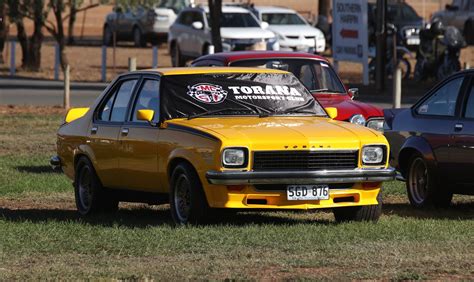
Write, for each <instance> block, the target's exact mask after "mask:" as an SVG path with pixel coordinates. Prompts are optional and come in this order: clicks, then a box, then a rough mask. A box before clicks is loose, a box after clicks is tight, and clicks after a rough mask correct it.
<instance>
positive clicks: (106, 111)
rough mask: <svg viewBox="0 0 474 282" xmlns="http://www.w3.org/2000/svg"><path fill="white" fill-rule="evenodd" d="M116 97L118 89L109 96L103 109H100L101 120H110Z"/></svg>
mask: <svg viewBox="0 0 474 282" xmlns="http://www.w3.org/2000/svg"><path fill="white" fill-rule="evenodd" d="M115 97H117V91H115V92H114V94H112V95H111V96H110V97H109V100H107V102H106V103H105V104H104V106H103V107H102V109H101V110H100V111H99V117H98V119H99V120H102V121H109V120H110V113H111V112H112V106H113V105H114V101H115Z"/></svg>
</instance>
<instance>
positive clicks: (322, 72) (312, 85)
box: [230, 58, 346, 94]
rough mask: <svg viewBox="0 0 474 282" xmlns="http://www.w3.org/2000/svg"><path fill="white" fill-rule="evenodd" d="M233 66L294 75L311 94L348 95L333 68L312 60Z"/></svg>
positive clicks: (256, 61)
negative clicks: (274, 70)
mask: <svg viewBox="0 0 474 282" xmlns="http://www.w3.org/2000/svg"><path fill="white" fill-rule="evenodd" d="M230 65H231V66H239V67H260V68H271V69H280V70H285V71H289V72H291V73H293V74H294V75H295V76H296V77H297V78H298V79H299V80H300V81H301V82H302V83H303V84H304V86H306V88H307V89H308V90H309V91H311V92H318V93H334V94H339V93H346V89H345V88H344V85H343V84H342V82H341V81H340V80H339V77H338V76H337V74H336V72H335V71H334V70H333V69H332V67H331V66H330V65H329V64H328V63H325V62H323V61H319V60H312V59H273V58H268V59H249V60H239V61H235V62H232V63H231V64H230Z"/></svg>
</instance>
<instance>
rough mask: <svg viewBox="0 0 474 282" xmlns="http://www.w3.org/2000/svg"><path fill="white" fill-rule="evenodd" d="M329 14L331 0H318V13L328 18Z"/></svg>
mask: <svg viewBox="0 0 474 282" xmlns="http://www.w3.org/2000/svg"><path fill="white" fill-rule="evenodd" d="M330 14H331V0H319V5H318V15H320V16H325V17H326V18H328V19H329V16H330Z"/></svg>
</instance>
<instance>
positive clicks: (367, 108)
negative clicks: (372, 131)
mask: <svg viewBox="0 0 474 282" xmlns="http://www.w3.org/2000/svg"><path fill="white" fill-rule="evenodd" d="M336 95H337V96H341V97H337V96H336ZM336 95H315V98H316V99H317V100H318V101H319V102H320V103H321V105H322V106H323V107H325V108H327V107H334V108H337V117H336V119H337V120H348V119H350V118H351V117H352V116H353V115H355V114H362V115H363V116H364V117H365V119H369V118H374V117H383V112H382V109H380V108H378V107H376V106H373V105H370V104H367V103H362V102H359V101H355V100H351V99H350V98H349V97H348V96H347V95H338V94H336Z"/></svg>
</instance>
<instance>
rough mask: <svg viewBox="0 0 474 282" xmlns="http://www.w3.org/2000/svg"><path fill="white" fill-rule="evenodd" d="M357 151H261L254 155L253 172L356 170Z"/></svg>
mask: <svg viewBox="0 0 474 282" xmlns="http://www.w3.org/2000/svg"><path fill="white" fill-rule="evenodd" d="M358 156H359V152H358V151H357V150H355V151H260V152H254V154H253V170H255V171H259V170H323V169H354V168H356V167H357V163H358Z"/></svg>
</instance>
